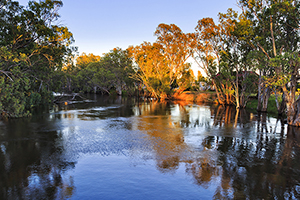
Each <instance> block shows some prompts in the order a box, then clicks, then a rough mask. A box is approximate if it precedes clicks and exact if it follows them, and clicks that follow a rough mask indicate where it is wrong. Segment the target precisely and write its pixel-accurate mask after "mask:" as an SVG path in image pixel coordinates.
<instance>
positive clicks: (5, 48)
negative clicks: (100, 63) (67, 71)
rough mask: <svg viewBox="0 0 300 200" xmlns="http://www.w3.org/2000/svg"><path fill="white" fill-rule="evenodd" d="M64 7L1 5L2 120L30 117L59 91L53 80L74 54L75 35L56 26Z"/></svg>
mask: <svg viewBox="0 0 300 200" xmlns="http://www.w3.org/2000/svg"><path fill="white" fill-rule="evenodd" d="M61 6H62V2H61V1H51V0H45V1H41V2H39V3H38V2H34V1H30V2H29V3H28V6H27V7H26V8H24V7H22V6H20V5H19V3H18V2H15V1H11V0H6V1H1V2H0V7H1V9H0V25H1V26H0V27H1V28H0V29H1V31H0V46H1V49H0V57H1V59H0V60H1V61H0V82H1V86H0V87H1V90H0V102H1V104H2V105H1V107H0V112H1V114H2V116H6V117H20V116H26V115H28V110H29V109H30V108H31V107H34V106H36V105H39V104H40V103H43V102H49V99H50V97H51V91H52V90H55V88H57V83H56V82H54V81H52V76H53V75H54V74H55V73H56V72H57V71H58V70H60V69H61V67H62V66H63V63H64V62H65V58H66V56H67V55H69V54H71V53H72V50H73V48H72V47H71V46H70V44H71V43H72V42H73V35H72V33H70V32H69V30H68V28H67V27H64V26H59V25H57V24H56V23H55V22H56V20H57V19H58V18H59V15H58V9H59V8H60V7H61ZM9 93H10V95H8V94H9ZM12 96H13V97H12Z"/></svg>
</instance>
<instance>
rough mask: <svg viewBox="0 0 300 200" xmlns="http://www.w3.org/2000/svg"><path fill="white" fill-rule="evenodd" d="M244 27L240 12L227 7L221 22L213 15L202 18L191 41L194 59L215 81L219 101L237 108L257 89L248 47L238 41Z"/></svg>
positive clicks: (243, 104)
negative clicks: (247, 61)
mask: <svg viewBox="0 0 300 200" xmlns="http://www.w3.org/2000/svg"><path fill="white" fill-rule="evenodd" d="M244 26H247V24H243V23H241V18H240V16H239V15H238V13H237V12H235V11H233V10H232V9H228V11H227V13H225V14H223V13H219V24H215V22H214V21H213V19H211V18H203V19H201V20H199V21H198V25H197V27H196V28H195V30H196V32H195V34H194V41H193V42H192V43H191V47H192V48H193V50H194V59H195V61H196V63H197V64H198V65H199V67H201V68H202V69H203V71H204V72H205V73H206V75H207V76H208V77H209V78H210V79H211V80H212V83H213V85H214V86H215V88H216V93H217V96H218V101H219V103H220V104H227V105H230V104H235V105H236V108H243V107H245V106H246V103H247V100H248V97H249V95H250V94H251V92H253V91H254V90H253V89H254V87H253V86H254V82H253V78H254V79H255V75H254V74H252V73H250V70H252V69H251V67H250V66H249V65H247V64H246V61H245V58H246V55H247V53H248V52H249V49H247V45H245V43H244V42H243V41H241V40H239V37H240V34H242V32H243V31H244V30H243V28H244Z"/></svg>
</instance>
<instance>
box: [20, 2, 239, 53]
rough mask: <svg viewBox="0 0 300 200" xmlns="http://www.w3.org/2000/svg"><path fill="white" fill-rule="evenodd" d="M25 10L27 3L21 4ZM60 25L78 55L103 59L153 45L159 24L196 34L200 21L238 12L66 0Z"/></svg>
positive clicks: (205, 6)
mask: <svg viewBox="0 0 300 200" xmlns="http://www.w3.org/2000/svg"><path fill="white" fill-rule="evenodd" d="M19 2H20V4H21V5H24V6H26V5H27V3H28V0H19ZM63 4H64V5H63V7H62V8H60V10H59V14H60V15H61V18H60V19H59V21H58V22H59V24H61V25H64V26H67V27H68V29H69V31H71V32H72V33H73V36H74V39H75V43H74V44H73V45H74V46H77V47H78V52H79V54H81V53H83V52H85V53H87V54H88V53H93V54H95V55H100V56H101V55H102V54H103V53H107V52H109V51H110V50H112V49H113V48H115V47H120V48H122V49H126V48H128V47H129V46H130V45H133V46H136V45H140V44H141V43H143V42H144V41H147V42H154V41H155V39H156V37H155V36H154V31H155V30H156V27H157V26H158V25H159V24H160V23H166V24H175V25H177V26H178V27H179V28H180V29H181V30H182V31H183V32H184V33H190V32H194V29H195V27H196V25H197V22H198V20H200V19H202V18H204V17H211V18H214V19H215V20H217V19H218V13H219V12H223V13H225V12H226V11H227V9H228V8H233V9H234V10H238V7H237V6H236V0H80V1H79V0H63Z"/></svg>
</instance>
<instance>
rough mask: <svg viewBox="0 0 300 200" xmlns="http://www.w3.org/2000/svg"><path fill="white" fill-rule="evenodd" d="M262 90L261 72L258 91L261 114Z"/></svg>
mask: <svg viewBox="0 0 300 200" xmlns="http://www.w3.org/2000/svg"><path fill="white" fill-rule="evenodd" d="M261 90H262V77H261V70H260V71H259V79H258V89H257V100H258V103H257V111H258V112H260V111H261V102H262V96H261V95H262V94H261Z"/></svg>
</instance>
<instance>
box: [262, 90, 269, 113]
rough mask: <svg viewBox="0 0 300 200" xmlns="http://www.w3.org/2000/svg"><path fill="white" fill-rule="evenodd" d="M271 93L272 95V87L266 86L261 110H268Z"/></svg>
mask: <svg viewBox="0 0 300 200" xmlns="http://www.w3.org/2000/svg"><path fill="white" fill-rule="evenodd" d="M270 95H271V91H270V88H269V87H264V92H263V102H262V109H261V112H267V108H268V102H269V98H270Z"/></svg>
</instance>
